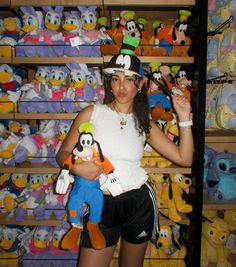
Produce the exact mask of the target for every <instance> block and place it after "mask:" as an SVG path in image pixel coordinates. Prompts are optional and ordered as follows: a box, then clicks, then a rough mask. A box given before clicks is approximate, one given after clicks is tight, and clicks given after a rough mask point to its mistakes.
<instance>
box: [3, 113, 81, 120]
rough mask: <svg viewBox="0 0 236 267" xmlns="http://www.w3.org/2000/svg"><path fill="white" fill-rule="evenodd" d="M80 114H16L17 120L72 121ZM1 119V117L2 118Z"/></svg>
mask: <svg viewBox="0 0 236 267" xmlns="http://www.w3.org/2000/svg"><path fill="white" fill-rule="evenodd" d="M77 114H78V113H14V119H17V120H51V119H53V120H70V119H74V118H75V117H76V115H77ZM0 118H1V117H0Z"/></svg>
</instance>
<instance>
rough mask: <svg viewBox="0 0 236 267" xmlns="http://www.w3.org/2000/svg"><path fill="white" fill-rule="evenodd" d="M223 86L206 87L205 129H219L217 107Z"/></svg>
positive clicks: (210, 85) (209, 85)
mask: <svg viewBox="0 0 236 267" xmlns="http://www.w3.org/2000/svg"><path fill="white" fill-rule="evenodd" d="M221 90H222V84H218V85H212V84H207V87H206V112H205V128H206V129H209V128H215V129H219V128H220V127H219V125H218V124H217V123H216V107H217V102H218V98H219V96H220V94H221Z"/></svg>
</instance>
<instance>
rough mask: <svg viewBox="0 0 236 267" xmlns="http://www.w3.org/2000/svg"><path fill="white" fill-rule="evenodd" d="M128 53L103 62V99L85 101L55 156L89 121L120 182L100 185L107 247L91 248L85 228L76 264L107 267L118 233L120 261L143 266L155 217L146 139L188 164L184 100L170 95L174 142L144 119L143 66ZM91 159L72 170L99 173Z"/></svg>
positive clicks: (90, 175) (127, 266) (63, 153)
mask: <svg viewBox="0 0 236 267" xmlns="http://www.w3.org/2000/svg"><path fill="white" fill-rule="evenodd" d="M122 52H123V53H122ZM133 54H134V53H133V51H128V50H127V49H123V50H121V54H119V55H117V56H114V57H113V58H112V59H111V61H110V63H109V65H108V68H105V69H104V70H103V72H104V74H105V76H106V79H107V81H106V83H107V84H106V87H105V99H104V104H103V105H97V104H96V105H91V106H88V107H86V108H85V109H84V110H83V111H81V112H80V113H79V114H78V115H77V117H76V119H75V121H74V123H73V125H72V127H71V129H70V131H69V133H68V135H67V138H66V139H65V141H64V143H63V144H62V146H61V148H60V151H59V153H58V156H57V159H58V162H59V164H60V165H62V164H63V161H64V160H65V159H66V158H67V157H68V155H70V154H71V151H72V149H73V147H74V145H75V143H76V142H77V140H78V137H79V133H78V131H77V128H78V126H79V125H80V124H81V123H83V122H86V121H90V122H92V123H93V124H94V125H95V129H96V130H95V133H94V139H95V140H97V141H98V142H99V143H100V146H101V148H102V151H103V154H104V155H105V156H106V157H107V158H108V159H109V160H110V161H111V162H112V164H113V166H114V168H115V170H114V177H116V181H118V182H119V186H120V187H121V188H122V190H121V192H118V193H117V194H116V195H115V196H113V195H112V194H111V192H110V191H109V188H107V189H106V190H104V207H103V213H102V219H101V223H100V229H101V230H102V233H103V234H104V236H105V238H106V248H104V249H101V250H95V249H93V248H92V246H91V242H90V240H89V237H88V233H87V232H86V231H84V233H83V235H82V238H81V250H80V255H79V263H78V266H79V267H108V266H109V262H110V260H111V258H112V255H113V252H114V249H115V246H116V244H117V242H118V239H119V237H120V236H121V249H120V260H119V264H120V266H121V267H142V266H143V260H144V255H145V250H146V247H147V243H148V240H149V239H150V238H151V236H152V232H153V228H154V221H155V211H154V210H155V209H154V205H153V201H152V199H151V197H150V190H151V189H150V187H149V186H148V184H147V183H146V182H147V179H148V176H147V173H146V172H145V170H143V169H142V168H141V167H140V159H141V158H142V155H143V149H144V144H145V142H148V143H149V144H150V145H151V146H152V147H153V148H154V149H155V150H157V151H158V152H159V153H160V154H162V155H163V156H165V157H166V158H168V159H169V160H171V161H172V162H174V163H176V164H178V165H181V166H190V165H191V164H192V154H193V139H192V131H191V125H192V122H191V120H190V103H189V101H188V100H187V99H186V98H185V97H184V96H180V95H173V97H172V102H173V107H174V110H175V112H176V114H177V116H178V120H179V126H180V142H179V145H176V144H174V143H173V142H172V141H170V140H169V139H168V138H167V137H166V136H165V134H164V133H163V132H162V130H161V129H160V128H159V127H158V126H157V125H156V124H155V122H153V121H150V119H149V107H148V100H147V89H146V88H145V79H144V78H143V68H142V64H141V62H140V61H139V59H138V58H137V57H135V56H134V55H133ZM95 160H96V159H93V160H92V161H86V162H83V163H80V164H74V166H73V168H72V170H73V173H74V174H75V175H80V176H83V177H85V178H86V179H89V180H96V179H99V177H100V174H101V173H102V172H103V170H102V167H101V166H99V165H97V164H96V163H95ZM120 187H119V188H120Z"/></svg>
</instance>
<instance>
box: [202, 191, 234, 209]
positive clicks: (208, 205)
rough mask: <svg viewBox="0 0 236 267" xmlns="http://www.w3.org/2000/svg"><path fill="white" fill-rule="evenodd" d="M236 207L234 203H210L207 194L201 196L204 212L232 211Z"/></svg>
mask: <svg viewBox="0 0 236 267" xmlns="http://www.w3.org/2000/svg"><path fill="white" fill-rule="evenodd" d="M235 207H236V200H235V201H223V202H212V201H211V200H210V199H209V198H208V196H207V194H204V195H203V209H204V210H234V209H235Z"/></svg>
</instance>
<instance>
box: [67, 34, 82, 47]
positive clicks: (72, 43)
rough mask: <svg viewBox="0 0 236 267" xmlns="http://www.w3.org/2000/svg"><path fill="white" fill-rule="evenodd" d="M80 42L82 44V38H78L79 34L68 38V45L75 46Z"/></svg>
mask: <svg viewBox="0 0 236 267" xmlns="http://www.w3.org/2000/svg"><path fill="white" fill-rule="evenodd" d="M82 44H84V42H83V39H82V38H80V37H79V36H76V37H73V38H70V45H71V46H72V47H75V46H78V45H82Z"/></svg>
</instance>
